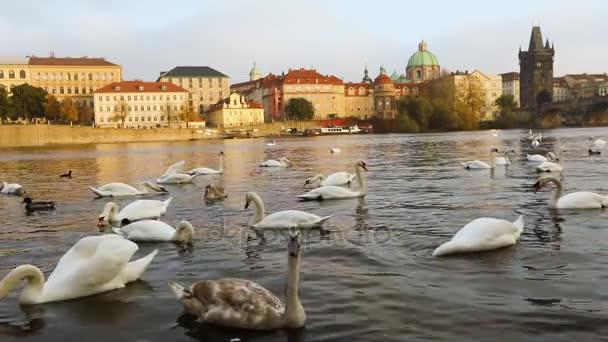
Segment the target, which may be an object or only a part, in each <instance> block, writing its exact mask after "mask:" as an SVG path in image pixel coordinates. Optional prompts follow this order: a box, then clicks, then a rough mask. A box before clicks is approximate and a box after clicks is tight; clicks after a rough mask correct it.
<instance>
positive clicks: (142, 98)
mask: <svg viewBox="0 0 608 342" xmlns="http://www.w3.org/2000/svg"><path fill="white" fill-rule="evenodd" d="M187 97H188V91H187V90H186V89H183V88H181V87H178V86H176V85H175V84H172V83H169V82H142V81H123V82H113V83H110V84H108V85H106V86H105V87H102V88H100V89H97V90H96V91H95V125H96V126H98V127H127V128H160V127H185V126H186V121H187V119H188V118H187V117H186V115H185V114H184V113H185V112H186V105H187Z"/></svg>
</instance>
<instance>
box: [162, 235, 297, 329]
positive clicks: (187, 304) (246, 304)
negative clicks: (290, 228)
mask: <svg viewBox="0 0 608 342" xmlns="http://www.w3.org/2000/svg"><path fill="white" fill-rule="evenodd" d="M301 250H302V247H301V243H300V234H299V233H295V234H293V233H290V235H289V241H288V244H287V275H286V279H285V303H283V302H282V301H281V300H280V299H279V298H278V297H277V296H275V295H274V294H273V293H272V292H270V291H268V290H267V289H265V288H264V287H262V286H261V285H259V284H257V283H255V282H252V281H250V280H245V279H238V278H223V279H217V280H203V281H199V282H196V283H194V284H192V285H191V286H190V287H188V288H185V287H184V286H182V285H180V284H178V283H176V282H173V281H172V282H169V287H170V288H171V290H172V291H173V293H174V294H175V296H176V297H177V300H178V301H180V302H181V303H182V305H183V306H184V310H185V311H186V312H187V313H190V314H193V315H196V316H197V317H198V320H197V321H198V322H201V323H207V324H213V325H217V326H221V327H225V328H236V329H247V330H276V329H295V328H302V327H303V326H304V325H305V323H306V311H305V310H304V306H303V305H302V303H301V302H300V298H299V283H300V257H301Z"/></svg>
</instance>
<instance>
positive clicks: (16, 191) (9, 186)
mask: <svg viewBox="0 0 608 342" xmlns="http://www.w3.org/2000/svg"><path fill="white" fill-rule="evenodd" d="M0 194H5V195H15V196H23V195H24V194H25V189H24V188H23V187H22V186H21V185H19V184H17V183H7V182H2V183H0Z"/></svg>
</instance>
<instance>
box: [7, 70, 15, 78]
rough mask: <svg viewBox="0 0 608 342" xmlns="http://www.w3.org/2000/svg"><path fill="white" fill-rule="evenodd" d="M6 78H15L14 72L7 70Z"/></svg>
mask: <svg viewBox="0 0 608 342" xmlns="http://www.w3.org/2000/svg"><path fill="white" fill-rule="evenodd" d="M8 78H15V71H14V70H9V71H8Z"/></svg>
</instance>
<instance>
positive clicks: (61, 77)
mask: <svg viewBox="0 0 608 342" xmlns="http://www.w3.org/2000/svg"><path fill="white" fill-rule="evenodd" d="M57 79H58V80H60V81H62V80H63V74H62V73H59V74H58V75H57Z"/></svg>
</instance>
